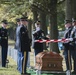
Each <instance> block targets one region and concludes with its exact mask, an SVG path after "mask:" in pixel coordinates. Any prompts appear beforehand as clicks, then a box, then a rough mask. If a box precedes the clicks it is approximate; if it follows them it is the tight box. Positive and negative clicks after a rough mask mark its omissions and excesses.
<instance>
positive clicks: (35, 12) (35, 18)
mask: <svg viewBox="0 0 76 75" xmlns="http://www.w3.org/2000/svg"><path fill="white" fill-rule="evenodd" d="M37 20H38V14H37V11H36V10H35V9H34V8H33V29H35V25H34V23H35V22H36V21H37Z"/></svg>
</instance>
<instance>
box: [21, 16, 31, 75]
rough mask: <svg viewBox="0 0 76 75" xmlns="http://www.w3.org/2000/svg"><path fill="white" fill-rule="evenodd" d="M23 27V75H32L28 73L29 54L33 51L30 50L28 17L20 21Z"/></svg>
mask: <svg viewBox="0 0 76 75" xmlns="http://www.w3.org/2000/svg"><path fill="white" fill-rule="evenodd" d="M20 22H21V25H22V27H21V28H20V46H21V52H22V57H21V59H22V74H21V75H30V73H27V72H26V68H27V60H28V52H30V51H31V49H30V38H29V36H28V29H27V17H22V18H21V19H20Z"/></svg>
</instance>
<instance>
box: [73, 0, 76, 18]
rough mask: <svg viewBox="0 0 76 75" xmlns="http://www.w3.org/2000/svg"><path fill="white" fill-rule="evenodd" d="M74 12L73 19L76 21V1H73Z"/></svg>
mask: <svg viewBox="0 0 76 75" xmlns="http://www.w3.org/2000/svg"><path fill="white" fill-rule="evenodd" d="M72 12H73V14H72V15H73V16H72V17H73V18H75V19H76V0H72Z"/></svg>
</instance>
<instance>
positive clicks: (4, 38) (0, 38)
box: [0, 27, 8, 47]
mask: <svg viewBox="0 0 76 75" xmlns="http://www.w3.org/2000/svg"><path fill="white" fill-rule="evenodd" d="M7 32H8V30H7V29H5V28H3V27H2V28H1V29H0V44H1V46H4V47H8V33H7Z"/></svg>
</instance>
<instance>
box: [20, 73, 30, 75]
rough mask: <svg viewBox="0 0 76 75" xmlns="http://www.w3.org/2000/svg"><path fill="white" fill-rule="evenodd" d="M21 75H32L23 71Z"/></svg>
mask: <svg viewBox="0 0 76 75" xmlns="http://www.w3.org/2000/svg"><path fill="white" fill-rule="evenodd" d="M21 75H31V73H21Z"/></svg>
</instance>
